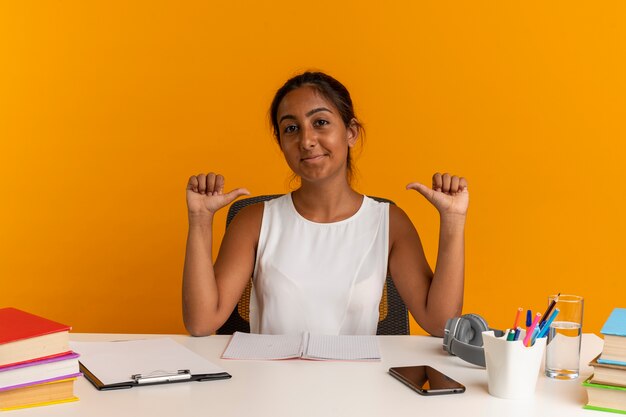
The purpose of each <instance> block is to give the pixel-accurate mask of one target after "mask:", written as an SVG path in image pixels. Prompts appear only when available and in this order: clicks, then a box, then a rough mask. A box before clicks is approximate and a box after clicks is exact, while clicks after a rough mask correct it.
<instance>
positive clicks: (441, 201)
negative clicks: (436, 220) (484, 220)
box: [406, 172, 469, 216]
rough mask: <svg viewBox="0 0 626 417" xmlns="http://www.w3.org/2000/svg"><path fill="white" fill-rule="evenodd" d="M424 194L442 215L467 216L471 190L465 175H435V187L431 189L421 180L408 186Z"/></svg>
mask: <svg viewBox="0 0 626 417" xmlns="http://www.w3.org/2000/svg"><path fill="white" fill-rule="evenodd" d="M406 188H407V190H408V189H413V190H415V191H417V192H419V193H420V194H421V195H423V196H424V197H425V198H426V200H428V201H429V202H430V203H431V204H432V205H433V206H435V208H436V209H437V211H439V214H440V215H441V216H446V215H453V216H454V215H456V216H465V215H466V214H467V208H468V206H469V191H468V190H467V180H466V179H465V178H463V177H457V176H456V175H450V174H448V173H445V174H443V175H442V174H440V173H438V172H437V173H436V174H435V175H433V188H432V189H430V188H428V187H427V186H425V185H424V184H421V183H419V182H412V183H410V184H408V185H407V186H406Z"/></svg>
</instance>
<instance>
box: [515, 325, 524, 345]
mask: <svg viewBox="0 0 626 417" xmlns="http://www.w3.org/2000/svg"><path fill="white" fill-rule="evenodd" d="M521 332H522V328H521V327H519V326H518V327H517V329H515V336H514V337H513V340H514V341H516V342H517V341H518V340H519V335H520V333H521Z"/></svg>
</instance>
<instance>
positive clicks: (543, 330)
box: [537, 308, 559, 337]
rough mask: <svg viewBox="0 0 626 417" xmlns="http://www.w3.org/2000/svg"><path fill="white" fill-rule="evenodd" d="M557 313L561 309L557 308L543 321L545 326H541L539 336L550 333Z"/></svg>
mask: <svg viewBox="0 0 626 417" xmlns="http://www.w3.org/2000/svg"><path fill="white" fill-rule="evenodd" d="M557 314H559V309H558V308H555V309H554V311H553V312H552V315H551V316H550V318H549V319H548V320H546V321H545V322H544V323H543V327H542V328H541V331H540V332H539V336H537V337H544V336H545V335H547V334H548V331H550V325H551V324H552V322H553V321H554V318H555V317H556V315H557Z"/></svg>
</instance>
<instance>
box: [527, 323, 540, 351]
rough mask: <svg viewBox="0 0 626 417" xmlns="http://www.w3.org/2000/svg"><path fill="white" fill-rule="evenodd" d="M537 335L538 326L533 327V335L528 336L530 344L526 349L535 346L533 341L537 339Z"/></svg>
mask: <svg viewBox="0 0 626 417" xmlns="http://www.w3.org/2000/svg"><path fill="white" fill-rule="evenodd" d="M538 334H539V326H535V328H534V329H533V333H532V334H531V335H530V342H529V345H528V347H530V346H532V345H534V344H535V340H536V339H537V335H538Z"/></svg>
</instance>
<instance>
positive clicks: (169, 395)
mask: <svg viewBox="0 0 626 417" xmlns="http://www.w3.org/2000/svg"><path fill="white" fill-rule="evenodd" d="M147 337H163V336H162V335H111V334H71V338H72V340H80V341H103V340H120V339H136V338H147ZM170 337H172V338H174V339H175V340H177V341H178V342H179V343H181V344H183V345H185V346H187V347H188V348H190V349H191V350H193V351H195V352H197V353H199V354H200V355H202V356H204V357H205V358H207V359H208V360H210V361H211V362H213V363H216V364H219V365H220V366H222V367H223V368H224V369H225V370H226V371H227V372H229V373H230V374H231V375H232V376H233V377H232V378H231V379H228V380H220V381H209V382H190V383H179V384H169V385H155V386H145V387H135V388H132V389H126V390H118V391H104V392H100V391H97V390H96V389H95V388H94V387H93V386H92V385H91V384H90V383H89V381H87V380H86V379H85V378H79V379H78V380H77V382H76V385H75V393H76V395H77V396H78V397H79V398H80V401H78V402H74V403H67V404H59V405H53V406H47V407H38V408H31V409H25V410H20V411H13V412H10V413H9V414H11V415H13V414H15V416H19V417H30V416H46V417H55V416H64V417H68V416H69V417H72V416H81V417H100V416H102V417H123V416H133V417H137V416H150V417H159V416H167V417H172V416H177V417H178V416H187V415H193V416H242V417H244V416H245V417H264V416H271V417H280V416H289V417H295V416H315V417H328V416H359V417H366V416H394V417H404V416H419V415H421V416H429V415H431V416H498V417H501V416H518V415H519V416H524V417H530V416H549V417H556V416H568V417H569V416H595V415H599V414H598V413H597V412H593V411H588V410H583V409H582V408H581V407H582V405H583V404H584V403H585V401H586V394H585V391H584V389H583V387H582V386H581V382H582V381H583V378H584V377H586V376H588V375H590V373H591V371H592V370H591V368H589V367H588V366H587V365H586V364H587V363H588V362H589V361H590V360H591V359H592V358H593V357H594V356H595V355H597V354H598V353H599V352H600V351H601V349H602V339H600V338H598V337H597V336H595V335H593V334H586V335H584V336H583V348H582V350H583V352H582V355H581V356H582V357H581V364H582V368H581V375H582V376H581V377H580V378H579V379H577V380H574V381H557V380H551V379H549V378H547V377H545V376H543V374H542V375H540V376H539V380H538V382H537V391H536V396H535V397H534V398H533V399H532V400H530V401H521V400H503V399H499V398H495V397H492V396H490V395H489V394H488V392H487V373H486V371H485V370H484V369H482V368H478V367H475V366H473V365H470V364H467V363H466V362H463V361H462V360H461V359H459V358H456V357H452V356H449V355H448V354H447V353H445V352H443V350H442V348H441V346H442V340H441V339H438V338H431V337H425V336H382V337H380V338H379V339H380V350H381V354H382V361H381V362H315V361H305V360H290V361H234V360H222V359H219V357H220V355H221V353H222V351H223V350H224V348H225V346H226V343H227V341H228V336H209V337H203V338H192V337H188V336H178V335H177V336H170ZM420 364H428V365H431V366H434V367H435V368H438V369H439V370H441V371H443V372H444V373H446V374H447V375H449V376H450V377H452V378H454V379H456V380H458V381H459V382H461V383H463V384H464V385H465V386H466V387H467V391H466V392H465V393H464V394H456V395H443V396H435V397H423V396H420V395H418V394H417V393H415V392H413V391H412V390H411V389H409V388H408V387H405V386H404V385H402V384H401V383H400V382H399V381H397V380H395V379H394V378H393V377H391V376H390V375H388V374H387V370H388V369H389V367H391V366H406V365H420ZM9 414H7V416H8V415H9Z"/></svg>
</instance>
